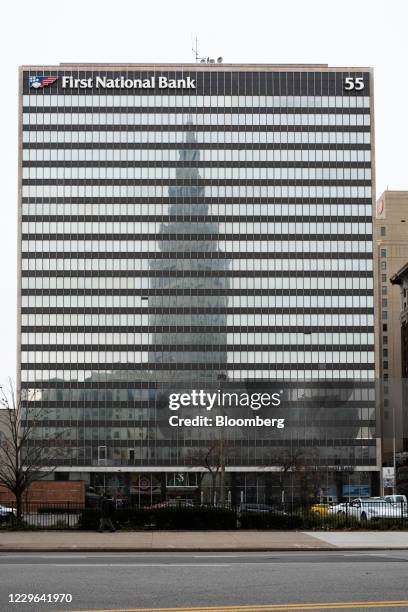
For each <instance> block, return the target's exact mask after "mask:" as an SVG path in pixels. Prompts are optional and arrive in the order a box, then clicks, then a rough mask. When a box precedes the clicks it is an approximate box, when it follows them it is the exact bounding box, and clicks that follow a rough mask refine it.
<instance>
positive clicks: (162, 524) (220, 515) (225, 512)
mask: <svg viewBox="0 0 408 612" xmlns="http://www.w3.org/2000/svg"><path fill="white" fill-rule="evenodd" d="M151 516H152V523H153V524H154V525H155V527H156V528H157V529H192V530H194V529H211V530H223V529H226V530H228V529H236V514H235V512H234V510H229V509H227V508H212V507H207V506H199V507H197V508H188V507H187V508H183V507H181V508H156V509H154V510H153V511H152V515H151Z"/></svg>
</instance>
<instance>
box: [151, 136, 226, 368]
mask: <svg viewBox="0 0 408 612" xmlns="http://www.w3.org/2000/svg"><path fill="white" fill-rule="evenodd" d="M195 142H196V140H195V136H194V133H193V132H187V134H186V145H187V146H186V148H185V149H181V150H180V152H179V164H178V166H177V168H176V179H177V182H178V183H180V184H178V185H177V186H172V187H169V211H168V219H167V220H166V222H165V223H162V224H161V226H160V232H159V233H160V237H159V240H158V259H155V260H151V261H150V268H151V270H155V271H156V274H157V271H160V272H161V274H160V276H156V277H154V278H152V279H151V289H152V290H154V291H152V292H151V293H152V294H153V295H151V298H150V299H149V310H150V312H152V310H153V313H152V314H151V315H150V317H149V324H150V326H151V327H154V328H155V331H154V333H153V335H152V344H153V345H154V346H152V348H151V352H150V355H149V362H151V363H162V364H169V366H168V368H166V370H168V371H170V372H171V377H175V376H176V377H177V378H179V379H182V378H184V379H186V378H190V377H191V374H189V372H193V371H195V372H196V373H198V372H199V374H200V377H205V378H217V377H218V376H219V375H220V374H224V373H225V372H226V369H227V352H226V340H227V336H226V331H225V326H226V321H227V315H226V308H227V305H228V296H227V295H225V293H226V291H225V290H226V289H227V288H228V287H229V281H228V279H227V278H226V277H225V274H224V275H223V274H222V272H223V271H225V270H226V269H227V266H228V261H227V260H226V259H218V257H217V253H220V252H221V251H220V249H219V246H218V240H217V235H218V223H216V222H214V221H213V220H210V219H208V212H209V211H208V204H207V203H206V202H205V199H204V195H205V187H204V186H203V185H200V184H199V181H200V179H201V177H200V174H199V171H198V168H197V165H198V162H199V160H200V152H199V151H198V150H197V149H195V148H193V147H194V144H195ZM188 145H191V148H189V146H188ZM206 217H207V219H206ZM220 272H221V274H220ZM220 310H221V311H222V310H223V311H224V312H218V311H220ZM154 311H155V312H154ZM160 327H162V328H163V331H161V330H159V329H158V328H160ZM166 328H171V330H172V331H165V329H166ZM184 364H185V365H184ZM194 364H197V365H194ZM198 364H203V365H202V367H200V365H198ZM210 364H211V365H210ZM156 374H158V372H156ZM163 374H164V377H166V378H167V376H166V374H165V372H163ZM158 377H161V376H160V375H159V376H158Z"/></svg>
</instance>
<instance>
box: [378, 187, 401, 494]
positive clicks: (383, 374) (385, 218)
mask: <svg viewBox="0 0 408 612" xmlns="http://www.w3.org/2000/svg"><path fill="white" fill-rule="evenodd" d="M374 235H375V240H374V244H375V251H374V252H375V271H376V273H375V285H374V295H375V305H376V309H377V311H376V312H377V314H376V327H377V335H376V340H377V342H376V346H377V360H376V366H377V378H378V380H379V381H381V384H380V385H379V393H378V400H379V405H380V408H381V415H382V419H381V420H382V455H383V464H384V465H388V466H392V465H394V467H395V468H396V467H397V462H398V461H397V460H398V457H399V455H400V453H401V452H403V451H404V450H406V449H404V446H405V443H404V438H405V437H406V436H407V433H406V432H407V431H408V430H407V428H406V422H405V421H406V416H404V399H403V393H402V381H401V375H402V372H403V370H402V362H401V355H402V353H401V298H400V290H399V287H398V286H397V285H396V284H395V283H394V284H391V283H390V279H391V278H394V279H395V278H399V276H398V275H397V273H398V272H399V270H400V269H401V268H403V266H404V265H405V264H406V262H407V261H408V192H407V191H388V190H387V191H385V192H384V193H383V194H382V195H381V196H380V198H379V199H378V201H377V204H376V214H375V221H374ZM404 432H405V433H404ZM397 484H398V483H397Z"/></svg>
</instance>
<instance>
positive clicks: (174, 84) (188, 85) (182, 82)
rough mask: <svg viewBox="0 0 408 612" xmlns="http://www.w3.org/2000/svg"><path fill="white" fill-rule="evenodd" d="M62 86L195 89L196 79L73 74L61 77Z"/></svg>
mask: <svg viewBox="0 0 408 612" xmlns="http://www.w3.org/2000/svg"><path fill="white" fill-rule="evenodd" d="M61 83H62V88H63V89H66V88H71V89H75V88H78V89H92V88H94V87H95V89H156V88H157V89H195V88H196V79H192V78H191V77H189V76H188V77H185V78H183V79H169V78H168V77H166V76H151V77H149V78H147V79H127V78H125V77H123V76H121V77H117V78H115V79H111V78H109V77H104V76H97V77H89V78H86V79H76V78H75V77H72V76H63V77H62V78H61Z"/></svg>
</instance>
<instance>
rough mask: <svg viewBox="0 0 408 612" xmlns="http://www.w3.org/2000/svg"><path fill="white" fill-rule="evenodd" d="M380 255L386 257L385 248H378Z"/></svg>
mask: <svg viewBox="0 0 408 612" xmlns="http://www.w3.org/2000/svg"><path fill="white" fill-rule="evenodd" d="M380 257H387V249H380Z"/></svg>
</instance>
